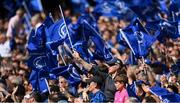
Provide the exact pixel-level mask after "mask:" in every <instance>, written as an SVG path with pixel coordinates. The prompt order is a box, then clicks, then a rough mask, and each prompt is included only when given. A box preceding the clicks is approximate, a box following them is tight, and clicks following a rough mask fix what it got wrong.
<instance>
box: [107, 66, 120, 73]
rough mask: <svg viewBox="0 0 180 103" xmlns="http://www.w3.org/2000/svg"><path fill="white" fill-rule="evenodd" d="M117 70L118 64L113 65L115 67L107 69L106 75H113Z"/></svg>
mask: <svg viewBox="0 0 180 103" xmlns="http://www.w3.org/2000/svg"><path fill="white" fill-rule="evenodd" d="M118 69H119V64H115V65H113V66H110V67H109V68H108V73H109V74H113V73H115V72H116V71H117V70H118Z"/></svg>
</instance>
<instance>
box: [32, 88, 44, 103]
mask: <svg viewBox="0 0 180 103" xmlns="http://www.w3.org/2000/svg"><path fill="white" fill-rule="evenodd" d="M31 97H33V98H34V99H35V101H36V102H42V99H41V94H40V93H39V92H37V91H34V92H32V93H31Z"/></svg>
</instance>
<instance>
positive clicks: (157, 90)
mask: <svg viewBox="0 0 180 103" xmlns="http://www.w3.org/2000/svg"><path fill="white" fill-rule="evenodd" d="M150 92H151V93H152V94H154V95H156V96H158V97H159V98H160V99H161V100H162V102H163V103H171V102H180V99H179V98H180V95H179V94H176V93H172V92H169V91H168V90H166V89H164V88H161V87H159V86H153V87H151V88H150Z"/></svg>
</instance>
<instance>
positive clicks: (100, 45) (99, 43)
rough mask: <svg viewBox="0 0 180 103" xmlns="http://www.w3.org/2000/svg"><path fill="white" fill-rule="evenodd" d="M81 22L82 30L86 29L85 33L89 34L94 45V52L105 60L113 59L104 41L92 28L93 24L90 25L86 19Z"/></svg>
mask: <svg viewBox="0 0 180 103" xmlns="http://www.w3.org/2000/svg"><path fill="white" fill-rule="evenodd" d="M83 24H84V25H85V26H84V30H85V31H87V33H86V35H88V36H90V38H91V40H92V41H93V43H94V45H95V48H96V49H95V53H96V54H99V56H100V57H102V58H103V60H105V61H109V60H111V59H113V56H112V54H111V52H110V50H109V49H108V48H107V45H106V43H105V41H104V40H103V39H102V38H101V36H100V34H99V33H98V32H97V30H96V29H95V28H93V26H91V25H90V24H89V23H88V22H87V21H86V20H84V23H83Z"/></svg>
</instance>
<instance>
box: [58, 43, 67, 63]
mask: <svg viewBox="0 0 180 103" xmlns="http://www.w3.org/2000/svg"><path fill="white" fill-rule="evenodd" d="M58 51H59V55H60V57H61V59H62V61H63V63H64V65H65V66H66V65H67V64H66V62H65V60H64V58H63V56H62V54H61V53H62V50H61V46H58Z"/></svg>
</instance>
